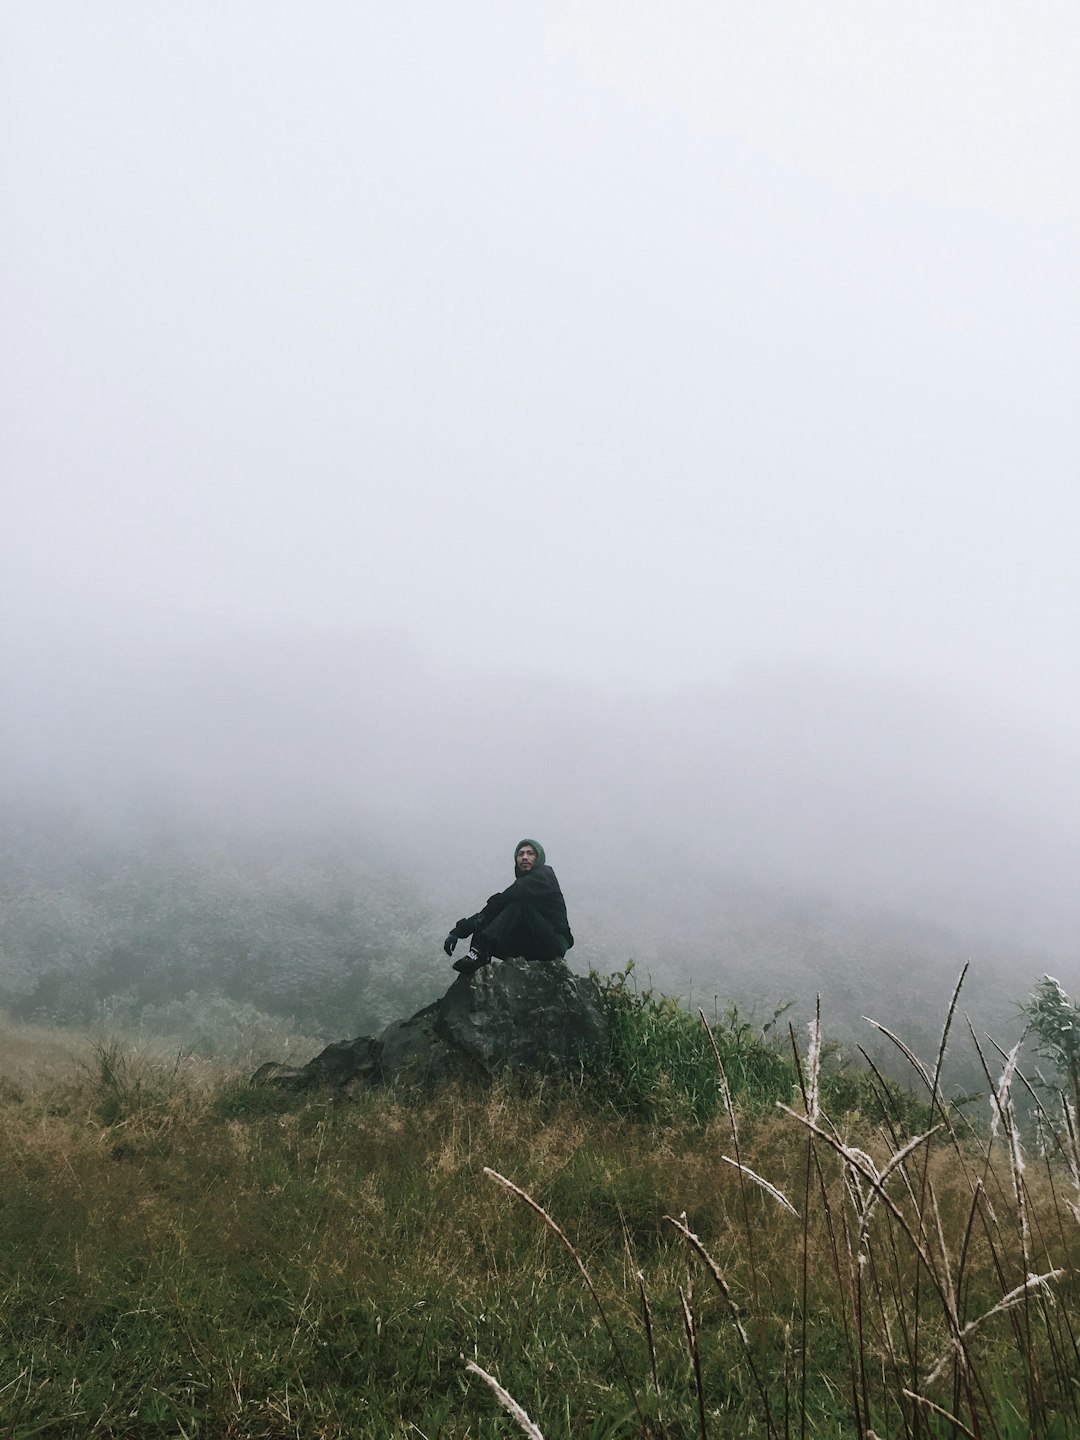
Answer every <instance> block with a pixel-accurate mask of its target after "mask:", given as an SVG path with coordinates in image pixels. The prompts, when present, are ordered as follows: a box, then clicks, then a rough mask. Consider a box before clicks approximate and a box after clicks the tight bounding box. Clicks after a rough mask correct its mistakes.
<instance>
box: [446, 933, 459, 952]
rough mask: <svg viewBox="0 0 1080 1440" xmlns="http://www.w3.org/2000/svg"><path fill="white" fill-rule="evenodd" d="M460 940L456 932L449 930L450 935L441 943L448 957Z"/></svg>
mask: <svg viewBox="0 0 1080 1440" xmlns="http://www.w3.org/2000/svg"><path fill="white" fill-rule="evenodd" d="M460 939H461V936H460V935H459V934H458V933H457V931H456V930H451V931H450V934H449V935H447V937H446V939H445V940H444V941H443V947H442V948H443V949H444V950H445V951H446V953H447V954H448V955H452V954H453V953H454V946H455V945H456V944H457V942H458V941H459V940H460Z"/></svg>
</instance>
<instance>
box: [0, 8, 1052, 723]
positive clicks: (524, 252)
mask: <svg viewBox="0 0 1080 1440" xmlns="http://www.w3.org/2000/svg"><path fill="white" fill-rule="evenodd" d="M1078 80H1080V11H1078V10H1077V9H1076V7H1075V5H1074V4H1072V3H1061V4H1054V3H1038V0H1035V3H1031V4H1017V3H1007V4H1001V3H993V0H978V3H974V0H973V3H963V0H949V3H947V4H942V3H941V0H933V3H903V4H901V3H893V4H879V3H867V0H848V3H835V0H823V3H813V4H805V3H775V4H767V5H766V4H759V3H750V0H745V3H738V4H735V3H725V0H719V3H718V0H709V3H701V4H696V3H684V4H678V3H675V4H663V5H661V4H659V3H655V0H654V3H632V0H618V3H615V0H610V3H604V0H597V3H574V4H566V3H549V4H542V5H541V4H530V3H522V0H517V3H512V4H507V3H494V0H491V3H482V4H478V3H468V0H460V3H454V4H445V3H435V0H431V3H394V4H389V3H380V4H376V3H362V0H354V3H340V4H330V3H319V0H306V3H303V4H301V3H296V0H294V3H271V0H257V3H256V0H211V3H197V0H161V3H155V4H152V5H151V4H146V3H144V0H137V3H109V0H95V3H86V0H78V3H69V4H64V3H49V0H22V3H20V0H7V3H6V4H4V5H3V7H2V9H0V178H2V193H3V197H4V205H3V209H4V220H3V224H2V226H0V286H2V290H0V301H2V324H0V361H2V367H3V369H2V381H3V393H4V400H3V407H4V414H3V426H2V439H0V444H2V454H0V464H2V479H0V486H2V502H0V606H2V611H0V626H2V627H3V631H4V633H5V634H6V636H7V637H8V638H9V639H10V638H11V637H13V636H15V635H18V634H22V635H23V636H26V635H31V636H34V637H36V636H38V635H49V634H67V635H76V636H81V635H84V634H86V635H91V634H97V633H103V634H106V635H117V636H120V637H125V636H128V635H130V634H132V633H135V634H138V635H142V636H145V635H157V634H169V635H181V636H196V637H198V636H201V635H209V634H216V633H221V632H223V631H229V630H236V629H240V630H251V631H256V632H270V633H277V632H284V633H288V634H290V635H296V634H301V635H302V634H305V633H308V632H311V633H314V632H318V631H323V630H327V629H330V630H336V631H353V630H367V629H370V628H375V629H378V630H382V631H389V632H392V633H393V634H399V635H401V636H402V638H403V639H407V640H409V641H410V642H411V643H412V644H413V645H415V646H416V647H418V649H419V650H420V652H421V653H422V654H423V655H424V656H426V657H429V658H430V659H432V660H434V661H437V662H438V663H439V664H441V665H445V666H447V667H449V668H451V669H453V670H455V671H463V670H464V671H467V670H469V669H478V668H479V669H485V670H489V671H492V670H507V669H509V670H516V671H523V672H532V673H538V674H550V675H552V676H558V677H563V678H571V679H580V678H582V677H586V676H588V677H591V678H595V679H596V680H597V681H598V682H600V683H601V684H603V685H605V686H612V687H614V686H622V685H627V684H629V685H632V686H634V687H637V688H645V689H648V688H651V687H656V688H658V689H660V688H663V687H669V686H678V685H682V684H684V683H689V682H696V681H702V680H706V681H712V680H723V679H724V678H725V677H727V676H728V675H730V674H732V673H733V672H735V671H737V670H738V669H739V668H740V667H741V666H743V665H745V664H746V663H747V662H764V663H766V664H768V663H773V662H777V663H783V664H786V663H789V662H792V661H798V662H801V663H805V662H810V663H818V662H828V663H830V664H833V665H839V666H841V667H853V668H856V669H860V668H872V669H875V670H878V671H884V672H886V673H888V674H889V675H890V676H894V677H899V678H900V679H903V680H908V679H915V680H916V681H918V682H919V683H930V684H934V685H938V684H940V683H941V682H942V681H946V682H947V683H948V684H950V685H956V686H959V687H961V688H962V689H965V690H968V691H969V692H970V693H971V694H972V695H974V696H977V697H979V698H980V699H981V698H986V699H989V700H990V701H991V702H994V703H998V704H1000V705H1001V706H1003V707H1011V708H1015V709H1019V710H1020V711H1022V712H1023V713H1025V714H1026V715H1028V716H1029V717H1034V718H1035V719H1036V720H1037V721H1038V722H1039V723H1045V724H1053V725H1054V726H1055V727H1057V726H1059V725H1060V724H1061V723H1063V722H1064V723H1065V724H1075V723H1077V722H1078V721H1080V663H1078V660H1080V500H1078V490H1080V487H1078V474H1080V471H1078V459H1080V434H1078V428H1080V427H1078V405H1077V397H1078V395H1080V363H1078V356H1080V342H1078V336H1080V329H1078V326H1080V304H1078V299H1080V224H1078V220H1080V83H1078Z"/></svg>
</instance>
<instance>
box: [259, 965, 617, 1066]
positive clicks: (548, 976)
mask: <svg viewBox="0 0 1080 1440" xmlns="http://www.w3.org/2000/svg"><path fill="white" fill-rule="evenodd" d="M606 1042H607V1021H606V1018H605V1016H604V1012H603V1009H602V1007H601V1004H600V998H599V995H598V993H597V989H596V984H595V982H594V981H593V980H591V979H585V978H583V977H582V976H580V975H575V974H573V972H572V971H570V970H569V969H568V968H567V967H566V965H564V964H563V963H562V962H561V961H554V962H551V963H547V964H536V963H532V962H529V961H526V960H504V961H495V962H494V963H492V964H491V965H488V966H485V967H484V968H483V969H482V970H478V971H476V973H475V974H473V975H468V976H466V975H462V976H460V977H459V978H458V979H456V980H455V981H454V983H453V984H452V985H451V986H450V988H449V990H447V992H446V994H445V995H444V996H443V997H442V999H441V1000H437V1001H435V1003H434V1004H432V1005H428V1006H425V1008H424V1009H423V1010H420V1011H418V1012H417V1013H416V1014H415V1015H413V1016H412V1018H411V1019H409V1020H397V1021H395V1022H394V1023H393V1024H392V1025H388V1026H387V1027H386V1029H385V1030H384V1031H383V1032H382V1034H381V1035H379V1036H377V1037H373V1036H370V1035H361V1036H360V1037H359V1038H358V1039H356V1040H339V1041H336V1042H335V1043H334V1044H333V1045H328V1046H327V1047H326V1049H325V1050H323V1051H322V1052H321V1054H319V1055H316V1056H315V1058H314V1060H310V1061H309V1062H308V1063H307V1064H306V1065H304V1066H302V1067H301V1068H299V1069H290V1068H289V1067H287V1066H284V1065H277V1064H274V1063H273V1062H271V1063H270V1064H267V1065H263V1066H262V1067H261V1069H259V1070H257V1071H256V1073H255V1075H254V1076H253V1077H252V1078H253V1080H254V1081H255V1083H259V1084H275V1085H283V1086H287V1087H289V1088H295V1089H305V1088H307V1087H308V1086H312V1085H325V1086H330V1087H333V1088H335V1089H338V1090H344V1089H346V1088H352V1087H355V1086H371V1085H386V1084H391V1083H393V1082H395V1081H402V1082H405V1083H414V1084H420V1085H433V1084H436V1083H438V1082H439V1081H442V1080H448V1079H464V1078H470V1077H484V1076H491V1075H495V1074H498V1073H500V1072H507V1071H508V1072H510V1073H512V1074H515V1075H523V1076H529V1075H532V1076H541V1075H566V1074H570V1073H572V1072H573V1071H575V1070H577V1069H578V1067H579V1066H580V1065H582V1064H583V1063H586V1062H587V1061H588V1059H589V1057H590V1056H593V1055H595V1054H596V1053H597V1052H598V1051H600V1050H602V1049H603V1047H604V1046H605V1044H606Z"/></svg>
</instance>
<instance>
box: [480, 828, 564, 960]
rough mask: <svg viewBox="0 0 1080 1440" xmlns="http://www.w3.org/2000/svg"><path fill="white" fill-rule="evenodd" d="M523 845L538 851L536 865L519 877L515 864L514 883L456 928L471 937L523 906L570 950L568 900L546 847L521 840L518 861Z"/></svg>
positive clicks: (515, 853)
mask: <svg viewBox="0 0 1080 1440" xmlns="http://www.w3.org/2000/svg"><path fill="white" fill-rule="evenodd" d="M522 845H531V846H532V847H533V849H534V850H535V851H536V860H537V863H536V865H535V866H534V867H533V869H532V870H526V871H525V872H524V873H522V874H518V871H517V866H516V864H515V866H514V874H515V879H514V883H513V884H512V885H509V886H507V888H506V889H505V890H500V891H499V893H498V894H497V895H492V896H490V898H489V899H488V901H487V903H486V904H485V906H484V908H483V909H482V910H481V911H479V912H478V913H477V914H476V915H469V916H466V918H465V919H463V920H459V921H458V922H457V924H456V925H455V926H454V929H455V930H456V931H457V933H458V935H459V936H460V937H461V938H462V939H464V938H465V937H466V936H468V935H474V934H479V933H481V932H482V931H483V930H485V929H486V927H487V926H488V925H490V923H491V922H492V921H493V920H494V919H495V917H496V916H497V915H501V914H502V912H503V911H504V910H506V909H508V908H509V907H510V906H513V905H524V906H527V907H528V908H529V909H531V910H532V911H533V912H534V913H535V914H536V916H537V918H538V919H539V920H540V922H541V923H542V925H543V927H544V928H545V929H548V928H550V929H551V930H552V931H554V933H555V935H557V936H558V937H559V939H560V940H563V941H565V948H566V949H567V950H569V949H570V947H571V946H572V945H573V943H574V937H573V934H572V933H571V930H570V922H569V920H567V918H566V901H565V900H564V899H563V893H562V890H561V889H560V888H559V882H558V880H557V879H556V877H555V871H554V870H552V868H551V866H550V865H549V864H547V856H546V855H545V853H544V847H543V846H542V845H541V844H539V843H538V842H537V841H536V840H519V841H518V843H517V844H516V845H515V846H514V856H515V858H516V856H517V853H518V851H519V850H520V849H521V847H522Z"/></svg>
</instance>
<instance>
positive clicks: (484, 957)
mask: <svg viewBox="0 0 1080 1440" xmlns="http://www.w3.org/2000/svg"><path fill="white" fill-rule="evenodd" d="M490 964H491V956H490V955H489V954H488V952H487V951H486V950H485V949H484V947H483V946H482V945H477V943H476V942H475V940H474V941H473V944H472V948H471V949H470V951H469V953H468V954H467V955H463V956H462V957H461V959H460V960H455V961H454V969H455V970H458V971H460V973H461V974H462V975H472V974H474V973H475V972H476V971H477V970H479V969H480V968H481V966H483V965H490Z"/></svg>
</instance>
